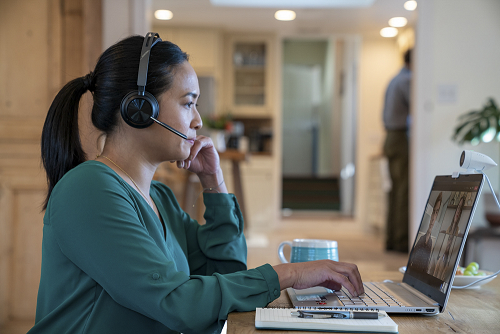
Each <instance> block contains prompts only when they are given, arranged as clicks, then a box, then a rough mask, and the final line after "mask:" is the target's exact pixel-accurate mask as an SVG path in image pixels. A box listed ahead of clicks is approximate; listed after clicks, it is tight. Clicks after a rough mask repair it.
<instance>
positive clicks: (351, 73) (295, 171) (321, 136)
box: [282, 38, 357, 216]
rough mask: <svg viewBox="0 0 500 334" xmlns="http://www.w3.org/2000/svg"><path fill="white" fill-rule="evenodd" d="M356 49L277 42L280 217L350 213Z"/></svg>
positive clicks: (346, 42)
mask: <svg viewBox="0 0 500 334" xmlns="http://www.w3.org/2000/svg"><path fill="white" fill-rule="evenodd" d="M356 47H357V43H355V40H351V39H348V38H328V39H298V38H297V39H295V38H288V39H284V40H283V69H282V73H283V78H282V79H283V96H282V98H283V103H282V105H283V113H282V115H283V122H282V124H283V129H282V133H283V141H282V142H283V158H282V177H283V180H282V181H283V183H282V184H283V187H282V209H283V214H284V215H285V216H286V215H290V214H291V213H293V212H297V211H309V212H310V211H327V212H339V213H342V214H345V215H352V214H353V207H354V175H355V161H354V156H355V154H354V153H355V152H354V151H355V135H354V129H355V124H356V106H355V104H354V101H355V95H356V80H355V78H356V75H355V74H356V57H353V54H356V51H357V49H356Z"/></svg>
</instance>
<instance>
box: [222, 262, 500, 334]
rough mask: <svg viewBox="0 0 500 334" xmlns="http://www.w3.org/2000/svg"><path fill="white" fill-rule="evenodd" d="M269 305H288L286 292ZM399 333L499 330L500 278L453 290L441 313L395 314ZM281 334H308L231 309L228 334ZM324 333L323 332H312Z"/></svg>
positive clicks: (392, 275) (374, 276)
mask: <svg viewBox="0 0 500 334" xmlns="http://www.w3.org/2000/svg"><path fill="white" fill-rule="evenodd" d="M361 274H362V277H363V279H364V280H366V281H382V280H384V279H391V280H394V281H400V280H401V279H402V275H401V273H399V272H375V273H361ZM269 306H272V307H276V306H278V307H291V303H290V300H289V299H288V295H287V293H286V291H285V290H284V291H281V296H280V297H279V298H278V299H277V300H275V301H274V302H272V303H271V304H270V305H269ZM390 316H391V318H392V319H393V320H394V321H395V322H396V323H397V324H398V329H399V333H405V334H406V333H415V334H422V333H424V334H431V333H500V278H499V277H497V278H495V279H494V280H493V281H491V282H489V283H487V284H485V285H482V286H481V287H480V288H479V289H460V290H457V289H454V290H452V292H451V295H450V298H449V300H448V305H447V306H446V309H445V310H444V312H443V313H441V314H438V315H436V316H425V315H411V316H409V315H395V314H391V315H390ZM250 333H263V334H264V333H267V334H284V333H311V332H304V331H293V332H289V331H272V330H257V329H255V311H253V312H232V313H230V314H229V317H228V320H227V334H250ZM314 333H326V332H314Z"/></svg>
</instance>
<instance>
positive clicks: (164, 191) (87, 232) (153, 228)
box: [29, 161, 280, 334]
mask: <svg viewBox="0 0 500 334" xmlns="http://www.w3.org/2000/svg"><path fill="white" fill-rule="evenodd" d="M150 193H151V197H152V198H153V200H154V202H155V204H156V206H157V207H158V210H159V212H160V215H161V217H162V219H163V221H164V223H165V227H166V233H165V231H164V229H163V226H162V224H161V221H160V220H159V219H158V216H156V214H155V213H154V211H153V210H152V209H151V207H150V206H149V205H148V203H147V202H146V201H145V200H144V198H143V197H142V196H141V195H140V194H139V193H138V192H137V191H136V190H135V189H134V188H132V187H130V186H129V185H128V184H127V183H126V182H125V181H124V180H123V179H122V178H120V177H119V176H118V175H117V174H116V173H115V172H114V171H113V170H112V169H110V168H109V167H107V166H106V165H104V164H102V163H100V162H96V161H87V162H85V163H83V164H81V165H79V166H77V167H75V168H74V169H72V170H71V171H70V172H68V173H67V174H66V175H65V176H64V177H63V178H62V179H61V180H60V181H59V182H58V183H57V185H56V186H55V187H54V190H53V192H52V194H51V196H50V200H49V203H48V206H47V210H46V212H45V217H44V227H43V243H42V272H41V278H40V287H39V291H38V300H37V310H36V321H35V325H34V327H33V328H32V329H31V331H30V332H29V333H30V334H34V333H58V334H61V333H79V334H80V333H81V334H84V333H106V334H112V333H120V334H125V333H134V334H135V333H148V334H154V333H177V332H183V333H186V334H187V333H218V332H220V330H221V329H222V326H223V324H224V320H225V319H227V314H228V313H229V312H232V311H250V310H254V309H255V308H256V307H263V306H265V305H266V304H268V303H269V302H271V301H272V300H274V299H276V298H277V297H278V296H279V295H280V285H279V281H278V276H277V274H276V272H275V271H274V270H273V268H272V267H271V266H270V265H269V264H266V265H263V266H261V267H258V268H255V269H250V270H247V269H246V243H245V237H244V235H243V218H242V215H241V211H240V209H239V206H238V203H237V201H236V198H235V197H234V195H231V194H204V203H205V205H206V212H205V215H204V217H205V219H206V224H205V225H199V224H198V223H197V222H196V221H194V220H192V219H191V218H190V217H189V215H188V214H186V213H185V212H184V211H182V209H181V208H180V207H179V204H178V203H177V201H176V199H175V197H174V195H173V193H172V191H171V190H170V189H169V188H168V187H167V186H165V185H163V184H162V183H159V182H156V181H153V182H152V184H151V191H150Z"/></svg>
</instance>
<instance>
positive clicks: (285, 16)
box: [274, 10, 297, 21]
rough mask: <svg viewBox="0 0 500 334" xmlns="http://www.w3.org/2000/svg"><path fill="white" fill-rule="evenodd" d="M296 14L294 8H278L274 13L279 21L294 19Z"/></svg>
mask: <svg viewBox="0 0 500 334" xmlns="http://www.w3.org/2000/svg"><path fill="white" fill-rule="evenodd" d="M296 16H297V15H296V14H295V12H294V11H293V10H278V11H277V12H276V13H274V18H275V19H276V20H278V21H293V20H295V17H296Z"/></svg>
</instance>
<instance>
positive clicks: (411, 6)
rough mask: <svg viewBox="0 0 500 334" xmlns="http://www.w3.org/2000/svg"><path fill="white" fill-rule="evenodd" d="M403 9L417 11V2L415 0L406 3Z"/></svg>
mask: <svg viewBox="0 0 500 334" xmlns="http://www.w3.org/2000/svg"><path fill="white" fill-rule="evenodd" d="M404 7H405V9H406V10H415V9H417V2H416V1H415V0H409V1H406V2H405V4H404Z"/></svg>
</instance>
